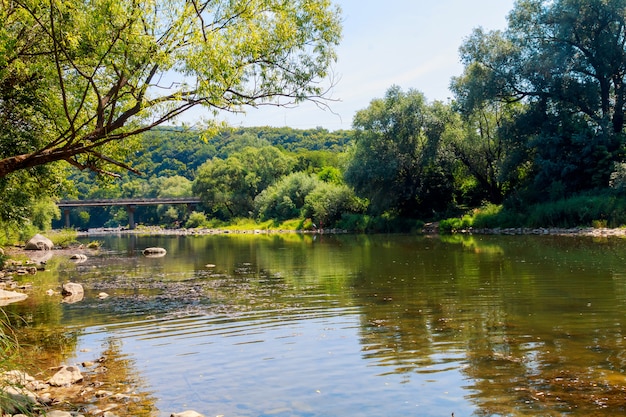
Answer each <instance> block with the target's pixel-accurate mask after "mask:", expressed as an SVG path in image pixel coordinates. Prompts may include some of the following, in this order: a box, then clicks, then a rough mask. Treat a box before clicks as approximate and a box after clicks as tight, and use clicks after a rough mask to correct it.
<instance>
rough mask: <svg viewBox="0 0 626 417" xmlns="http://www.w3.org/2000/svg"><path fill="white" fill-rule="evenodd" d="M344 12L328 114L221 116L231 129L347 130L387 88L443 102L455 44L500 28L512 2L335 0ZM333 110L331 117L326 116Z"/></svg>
mask: <svg viewBox="0 0 626 417" xmlns="http://www.w3.org/2000/svg"><path fill="white" fill-rule="evenodd" d="M335 3H336V4H338V5H339V6H340V7H341V8H342V10H343V13H342V14H343V20H344V29H343V41H342V43H341V45H340V46H339V48H338V56H339V60H338V62H337V63H336V64H335V67H334V72H335V74H336V76H337V77H338V82H337V85H336V86H335V88H334V89H333V91H332V95H331V96H332V98H333V99H335V100H339V101H337V102H332V103H329V105H330V106H331V109H332V112H331V111H328V110H326V111H324V110H322V109H319V108H318V107H316V106H315V105H313V104H311V103H304V104H301V105H299V106H298V107H297V108H290V109H284V108H275V107H262V108H260V109H258V110H257V109H249V110H248V111H247V114H246V115H245V116H232V115H225V116H223V117H222V119H225V120H226V121H228V123H229V124H231V125H233V126H277V127H280V126H290V127H293V128H297V129H308V128H315V127H318V126H321V127H324V128H326V129H328V130H336V129H350V128H351V127H352V119H353V117H354V114H355V113H356V112H357V111H358V110H361V109H364V108H366V107H367V106H368V105H369V103H370V101H371V100H372V99H374V98H380V97H383V96H384V94H385V91H386V90H387V89H388V88H389V87H391V86H392V85H394V84H395V85H399V86H400V87H402V89H404V90H408V89H410V88H413V89H416V90H419V91H421V92H423V93H424V94H425V95H426V98H427V99H428V100H429V101H434V100H443V101H446V100H447V98H448V97H450V96H451V93H450V92H449V90H448V86H449V84H450V78H451V77H453V76H457V75H460V74H461V72H462V70H463V68H462V66H461V64H460V63H459V53H458V50H459V46H461V44H462V43H463V40H464V39H465V38H466V37H467V36H469V35H470V34H471V32H472V30H473V29H474V28H476V27H479V26H481V27H483V28H484V29H486V30H492V29H503V28H505V26H506V16H507V14H508V12H509V11H510V10H511V9H512V8H513V4H514V0H439V1H437V0H435V1H426V0H386V1H380V0H335ZM333 113H334V114H333Z"/></svg>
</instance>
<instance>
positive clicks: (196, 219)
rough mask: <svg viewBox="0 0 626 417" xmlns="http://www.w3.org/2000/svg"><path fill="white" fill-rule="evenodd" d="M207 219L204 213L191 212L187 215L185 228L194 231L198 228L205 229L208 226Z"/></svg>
mask: <svg viewBox="0 0 626 417" xmlns="http://www.w3.org/2000/svg"><path fill="white" fill-rule="evenodd" d="M208 223H209V222H208V220H207V217H206V215H205V214H204V213H202V212H198V211H193V212H191V214H190V215H189V218H188V219H187V222H186V223H185V227H186V228H188V229H195V228H199V227H206V226H207V225H208Z"/></svg>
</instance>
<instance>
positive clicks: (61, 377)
mask: <svg viewBox="0 0 626 417" xmlns="http://www.w3.org/2000/svg"><path fill="white" fill-rule="evenodd" d="M82 380H83V374H81V373H80V370H79V369H78V368H77V367H75V366H62V367H61V369H59V370H58V371H57V373H56V374H54V375H53V376H52V378H50V380H48V384H50V385H52V386H54V387H67V386H70V385H72V384H75V383H77V382H80V381H82Z"/></svg>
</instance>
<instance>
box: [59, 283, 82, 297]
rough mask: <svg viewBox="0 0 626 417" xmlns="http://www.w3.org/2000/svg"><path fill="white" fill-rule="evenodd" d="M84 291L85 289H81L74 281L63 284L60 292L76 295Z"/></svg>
mask: <svg viewBox="0 0 626 417" xmlns="http://www.w3.org/2000/svg"><path fill="white" fill-rule="evenodd" d="M84 293H85V290H84V289H83V286H82V285H80V284H77V283H75V282H67V283H65V284H63V291H61V294H63V295H78V294H84Z"/></svg>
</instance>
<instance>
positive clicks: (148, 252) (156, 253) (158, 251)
mask: <svg viewBox="0 0 626 417" xmlns="http://www.w3.org/2000/svg"><path fill="white" fill-rule="evenodd" d="M143 254H144V256H147V257H150V258H159V257H161V256H165V254H167V251H166V250H165V249H164V248H145V249H144V250H143Z"/></svg>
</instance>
